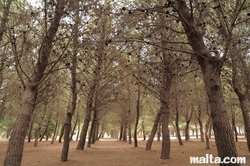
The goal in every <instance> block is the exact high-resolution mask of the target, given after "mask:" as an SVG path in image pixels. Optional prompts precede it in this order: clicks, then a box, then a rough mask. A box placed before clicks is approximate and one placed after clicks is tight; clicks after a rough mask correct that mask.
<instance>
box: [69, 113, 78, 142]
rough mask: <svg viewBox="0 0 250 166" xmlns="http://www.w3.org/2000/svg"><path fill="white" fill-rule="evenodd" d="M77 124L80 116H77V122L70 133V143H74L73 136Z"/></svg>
mask: <svg viewBox="0 0 250 166" xmlns="http://www.w3.org/2000/svg"><path fill="white" fill-rule="evenodd" d="M77 123H78V114H77V115H76V121H75V124H74V126H73V128H72V130H71V133H70V141H73V136H74V133H75V130H76V126H77Z"/></svg>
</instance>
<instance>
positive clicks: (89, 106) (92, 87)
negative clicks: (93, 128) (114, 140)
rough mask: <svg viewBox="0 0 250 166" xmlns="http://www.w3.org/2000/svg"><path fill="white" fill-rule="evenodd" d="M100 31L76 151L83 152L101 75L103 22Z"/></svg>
mask: <svg viewBox="0 0 250 166" xmlns="http://www.w3.org/2000/svg"><path fill="white" fill-rule="evenodd" d="M101 27H102V29H101V33H100V41H99V43H98V55H97V63H96V65H95V69H94V71H93V73H94V76H93V78H92V81H91V82H90V88H89V93H88V97H87V103H86V113H85V119H84V124H83V127H82V131H81V134H80V140H79V142H78V145H77V147H76V149H77V150H83V149H84V145H85V141H86V136H87V131H88V127H89V122H90V119H91V112H92V109H93V101H94V95H95V91H96V87H97V86H98V84H99V81H100V73H101V67H102V57H103V54H104V53H103V51H104V44H105V43H104V42H105V28H106V27H105V21H104V20H102V26H101Z"/></svg>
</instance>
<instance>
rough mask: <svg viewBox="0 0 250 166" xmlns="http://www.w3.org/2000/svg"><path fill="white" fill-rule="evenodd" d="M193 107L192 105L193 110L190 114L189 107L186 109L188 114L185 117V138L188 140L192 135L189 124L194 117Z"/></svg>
mask: <svg viewBox="0 0 250 166" xmlns="http://www.w3.org/2000/svg"><path fill="white" fill-rule="evenodd" d="M193 112H194V111H193V107H191V112H190V115H189V113H188V109H187V110H186V116H185V119H186V127H185V140H186V141H188V140H189V139H190V136H189V124H190V121H191V119H192V116H193Z"/></svg>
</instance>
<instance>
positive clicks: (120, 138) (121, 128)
mask: <svg viewBox="0 0 250 166" xmlns="http://www.w3.org/2000/svg"><path fill="white" fill-rule="evenodd" d="M123 128H124V127H123V123H121V126H120V136H119V140H120V141H121V140H122V136H123Z"/></svg>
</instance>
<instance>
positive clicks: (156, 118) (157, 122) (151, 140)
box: [146, 109, 162, 150]
mask: <svg viewBox="0 0 250 166" xmlns="http://www.w3.org/2000/svg"><path fill="white" fill-rule="evenodd" d="M161 115H162V110H161V109H160V110H159V111H158V113H157V114H156V117H155V120H154V124H153V127H152V129H151V133H150V135H149V138H148V140H147V144H146V150H151V147H152V143H153V141H154V137H155V133H156V131H157V126H158V124H159V121H160V119H161Z"/></svg>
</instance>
